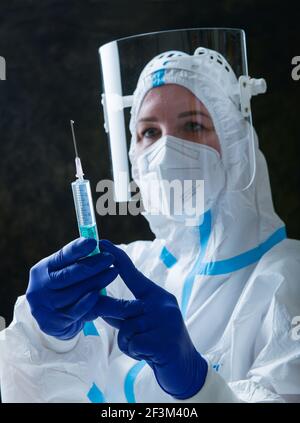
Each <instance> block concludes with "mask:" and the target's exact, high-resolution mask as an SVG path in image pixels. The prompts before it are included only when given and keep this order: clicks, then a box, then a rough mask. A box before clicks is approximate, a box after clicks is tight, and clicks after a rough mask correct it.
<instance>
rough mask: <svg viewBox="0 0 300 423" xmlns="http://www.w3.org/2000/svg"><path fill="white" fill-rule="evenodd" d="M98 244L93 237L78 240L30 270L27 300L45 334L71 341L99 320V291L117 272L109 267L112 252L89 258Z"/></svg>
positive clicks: (112, 258)
mask: <svg viewBox="0 0 300 423" xmlns="http://www.w3.org/2000/svg"><path fill="white" fill-rule="evenodd" d="M96 245H97V241H96V240H94V239H92V238H77V239H76V240H74V241H72V242H70V243H69V244H67V245H66V246H64V247H63V248H62V249H61V250H59V251H57V252H56V253H54V254H52V255H51V256H49V257H46V258H44V259H43V260H41V261H39V262H38V263H37V264H35V266H33V267H32V268H31V270H30V278H29V285H28V288H27V292H26V298H27V300H28V303H29V305H30V309H31V313H32V315H33V316H34V318H35V320H36V321H37V323H38V325H39V327H40V329H41V330H42V331H43V332H45V333H46V334H48V335H52V336H55V337H56V338H59V339H64V340H66V339H71V338H73V337H74V336H75V335H77V333H78V332H80V331H81V329H82V328H83V325H84V323H85V322H87V321H91V320H94V319H95V318H96V317H98V316H97V314H95V306H96V309H97V310H98V308H97V301H98V299H99V296H100V295H99V293H100V290H101V289H103V288H104V287H106V286H107V285H108V284H110V283H111V282H112V281H113V280H114V279H115V278H116V277H117V275H118V272H117V270H116V269H115V267H114V266H112V267H110V266H111V265H112V264H113V262H114V257H113V256H112V255H111V254H109V253H104V252H103V253H100V254H97V255H94V256H90V257H86V256H87V255H88V254H89V253H91V252H92V251H93V250H94V249H95V247H96ZM84 257H86V258H84Z"/></svg>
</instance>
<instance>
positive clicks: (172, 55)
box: [99, 29, 266, 212]
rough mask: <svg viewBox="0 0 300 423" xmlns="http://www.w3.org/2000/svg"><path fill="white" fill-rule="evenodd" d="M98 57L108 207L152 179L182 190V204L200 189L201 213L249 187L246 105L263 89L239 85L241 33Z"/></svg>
mask: <svg viewBox="0 0 300 423" xmlns="http://www.w3.org/2000/svg"><path fill="white" fill-rule="evenodd" d="M99 53H100V59H101V69H102V82H103V94H102V105H103V111H104V121H105V124H104V127H105V130H106V132H107V133H108V136H109V142H110V151H111V163H112V171H113V179H114V188H115V200H116V201H129V200H130V198H131V193H130V189H129V181H130V180H131V176H132V177H133V178H134V179H135V180H136V182H137V184H138V185H139V186H140V187H141V185H142V183H143V182H144V183H146V184H147V185H148V188H149V186H150V188H151V185H152V188H153V189H154V191H155V189H156V188H155V184H154V182H155V180H156V179H159V180H160V181H161V180H164V181H166V183H169V185H170V183H171V184H172V181H179V182H180V183H181V184H182V183H183V182H187V181H189V180H190V181H191V182H192V184H188V183H187V184H186V187H181V189H183V191H182V192H183V197H184V198H185V200H188V199H189V198H192V197H193V196H194V193H195V190H196V191H197V189H198V188H199V187H200V188H201V190H202V189H203V188H204V196H205V197H206V200H207V201H206V203H207V204H206V205H207V207H209V206H210V204H211V202H212V201H213V200H214V199H215V198H216V196H217V195H219V194H220V192H221V191H222V190H225V191H226V190H228V191H243V190H246V189H247V188H249V187H250V186H251V184H252V182H253V179H254V177H255V148H256V146H255V138H254V130H253V126H252V117H251V107H250V99H251V97H252V96H253V95H256V94H259V93H263V92H265V90H266V84H265V81H264V80H263V79H254V78H250V77H249V76H248V68H247V57H246V43H245V34H244V31H242V30H238V29H184V30H175V31H163V32H158V33H150V34H143V35H138V36H134V37H129V38H123V39H120V40H117V41H113V42H110V43H108V44H105V45H103V46H102V47H100V49H99ZM129 157H130V161H131V164H132V175H130V172H129V160H128V159H129ZM198 181H204V187H203V186H202V185H201V184H200V183H199V184H198ZM175 185H176V184H175ZM173 188H174V186H171V187H170V186H169V189H171V190H172V189H173ZM175 188H176V187H175ZM141 191H142V189H141ZM142 196H143V195H142ZM154 196H155V195H154ZM152 197H153V195H152ZM181 197H182V196H181ZM163 202H164V201H163ZM167 203H168V202H167ZM165 204H166V202H165ZM168 207H169V209H170V204H169V203H168ZM172 207H174V204H173V206H172ZM207 207H204V210H205V209H206V208H207ZM158 208H160V206H158ZM169 212H170V210H169Z"/></svg>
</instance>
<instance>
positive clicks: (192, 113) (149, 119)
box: [138, 110, 209, 123]
mask: <svg viewBox="0 0 300 423" xmlns="http://www.w3.org/2000/svg"><path fill="white" fill-rule="evenodd" d="M196 115H202V116H204V117H207V118H208V117H209V116H208V115H207V114H206V113H204V112H201V111H200V110H189V111H186V112H182V113H179V115H178V116H177V117H178V118H184V117H188V116H196ZM157 121H158V118H157V117H155V116H151V117H145V118H141V119H139V120H138V123H139V122H157Z"/></svg>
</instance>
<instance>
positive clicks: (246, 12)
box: [0, 0, 300, 323]
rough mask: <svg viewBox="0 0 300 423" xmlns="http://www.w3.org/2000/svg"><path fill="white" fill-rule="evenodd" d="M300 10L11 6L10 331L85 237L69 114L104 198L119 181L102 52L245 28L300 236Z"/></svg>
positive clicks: (0, 300) (2, 19)
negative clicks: (33, 288) (109, 46)
mask: <svg viewBox="0 0 300 423" xmlns="http://www.w3.org/2000/svg"><path fill="white" fill-rule="evenodd" d="M297 3H298V2H295V3H294V2H292V1H289V2H288V3H287V2H286V4H288V7H286V6H285V5H284V2H282V1H280V2H277V1H258V0H225V1H211V0H210V1H208V0H205V1H201V0H198V1H195V2H191V1H188V0H185V1H178V0H177V1H167V0H165V1H140V2H139V3H136V2H125V1H123V2H121V1H118V2H114V1H101V0H82V1H79V0H73V1H67V0H1V3H0V55H1V56H3V57H5V59H6V63H7V80H6V81H3V82H2V81H0V108H1V115H0V116H1V117H0V137H1V142H0V175H1V178H0V315H2V316H4V317H5V318H6V319H7V323H9V322H10V320H11V316H12V310H13V305H14V302H15V300H16V298H17V296H18V295H20V294H22V293H24V291H25V289H26V286H27V282H28V272H29V269H30V267H31V266H32V265H33V264H34V263H35V262H37V261H38V260H40V259H41V258H43V257H45V256H47V255H49V254H50V253H52V252H53V251H56V250H57V249H59V248H60V247H61V246H63V245H64V244H66V243H67V242H69V241H70V240H72V239H73V238H75V237H77V225H76V219H75V213H74V208H73V200H72V195H71V190H70V185H69V184H70V182H71V181H72V180H73V178H74V168H73V157H74V154H73V147H72V142H71V137H70V128H69V119H70V118H72V119H74V120H75V121H76V122H77V138H78V141H79V143H80V152H81V157H82V160H83V163H84V166H85V168H86V169H88V177H89V179H90V180H91V183H92V187H93V191H94V189H95V185H96V183H97V181H99V180H100V178H107V177H109V176H110V172H109V160H108V146H107V140H106V135H105V132H104V130H103V126H102V124H103V117H102V111H101V108H100V91H101V78H100V71H99V59H98V47H99V46H100V45H101V44H103V43H105V42H108V41H111V40H112V39H116V38H120V37H124V36H128V35H133V34H136V33H144V32H150V31H156V30H164V29H176V28H184V27H201V26H203V27H205V26H208V27H209V26H215V27H218V26H223V27H237V28H243V29H245V30H246V34H247V43H248V62H249V73H250V75H253V76H257V77H259V76H263V77H265V78H266V80H267V82H268V93H267V94H266V95H264V96H258V97H257V98H254V100H253V114H254V124H255V127H256V129H257V132H258V135H259V138H260V145H261V148H262V150H263V152H264V153H265V155H266V157H267V160H268V164H269V170H270V177H271V184H272V189H273V197H274V203H275V208H276V210H277V212H278V214H279V215H280V216H281V217H282V219H283V220H284V221H285V222H286V224H287V230H288V234H289V236H290V237H292V238H299V236H300V224H299V179H300V178H299V158H300V151H299V150H300V149H299V135H300V128H299V123H298V122H299V118H300V114H299V108H298V104H299V98H300V95H299V94H300V81H299V82H295V81H293V80H292V78H291V69H292V65H291V59H292V57H293V56H296V55H300V43H299V41H300V35H299V31H300V30H299V21H298V18H299V13H298V12H297V10H298V9H297ZM95 197H96V198H97V196H96V195H95V191H94V199H95ZM97 220H98V226H99V228H100V231H101V234H102V236H103V237H105V238H109V239H111V240H112V241H113V242H115V243H121V242H124V243H127V242H130V241H133V240H136V239H141V238H143V239H151V238H152V234H151V232H150V231H149V229H148V226H147V223H146V222H145V221H144V219H143V218H142V217H123V216H116V217H112V216H111V217H101V218H100V217H99V216H98V218H97ZM245 236H246V234H245Z"/></svg>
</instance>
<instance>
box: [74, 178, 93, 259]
mask: <svg viewBox="0 0 300 423" xmlns="http://www.w3.org/2000/svg"><path fill="white" fill-rule="evenodd" d="M71 185H72V192H73V198H74V205H75V210H76V217H77V223H78V229H79V234H80V236H83V237H85V238H94V239H96V240H97V241H98V240H99V236H98V231H97V224H96V219H95V212H94V206H93V199H92V193H91V186H90V181H89V180H88V179H82V180H81V179H76V181H74V182H72V184H71ZM99 252H100V250H99V247H98V246H97V247H96V249H95V250H94V251H93V252H92V253H91V254H90V255H92V254H96V253H99Z"/></svg>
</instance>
